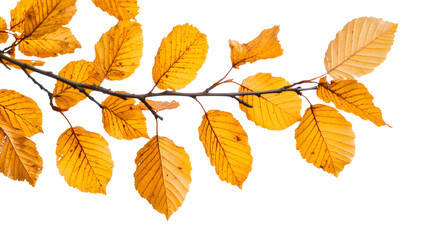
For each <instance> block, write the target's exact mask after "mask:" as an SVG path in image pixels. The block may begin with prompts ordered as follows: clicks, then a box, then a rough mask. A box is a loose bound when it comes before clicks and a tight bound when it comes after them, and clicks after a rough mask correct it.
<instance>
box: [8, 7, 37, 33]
mask: <svg viewBox="0 0 429 240" xmlns="http://www.w3.org/2000/svg"><path fill="white" fill-rule="evenodd" d="M35 1H36V0H21V1H19V2H18V3H17V4H16V7H15V8H14V9H12V10H11V11H10V17H11V20H10V30H11V31H13V32H18V33H23V32H24V23H25V14H26V12H27V11H28V9H30V7H32V6H33V4H35Z"/></svg>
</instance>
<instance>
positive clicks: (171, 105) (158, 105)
mask: <svg viewBox="0 0 429 240" xmlns="http://www.w3.org/2000/svg"><path fill="white" fill-rule="evenodd" d="M146 102H147V103H148V104H149V105H150V106H151V107H152V109H153V110H154V111H162V110H168V109H175V108H178V107H179V106H180V104H179V103H178V102H176V101H175V100H173V101H171V102H165V101H151V100H146ZM137 106H138V107H139V108H140V109H141V110H149V109H148V108H147V107H146V105H145V104H144V103H142V102H139V104H138V105H137Z"/></svg>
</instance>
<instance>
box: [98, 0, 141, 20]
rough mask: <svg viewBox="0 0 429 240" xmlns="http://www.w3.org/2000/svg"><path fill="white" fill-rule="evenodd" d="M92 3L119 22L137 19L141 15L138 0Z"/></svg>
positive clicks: (101, 0) (102, 0)
mask: <svg viewBox="0 0 429 240" xmlns="http://www.w3.org/2000/svg"><path fill="white" fill-rule="evenodd" d="M92 2H93V3H94V4H95V6H97V7H99V8H100V9H101V10H103V11H105V12H107V13H108V14H110V15H112V16H114V17H116V18H117V19H118V20H128V19H135V17H136V16H137V14H138V13H139V7H138V5H137V0H92Z"/></svg>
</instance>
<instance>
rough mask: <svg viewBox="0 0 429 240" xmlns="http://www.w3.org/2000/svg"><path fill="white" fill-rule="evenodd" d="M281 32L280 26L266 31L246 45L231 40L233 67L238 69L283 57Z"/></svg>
mask: <svg viewBox="0 0 429 240" xmlns="http://www.w3.org/2000/svg"><path fill="white" fill-rule="evenodd" d="M279 31H280V28H279V26H274V27H272V28H270V29H265V30H263V31H262V32H261V33H260V34H259V36H258V37H257V38H255V39H253V40H252V41H250V42H248V43H245V44H240V43H239V42H237V41H235V40H229V47H230V48H231V62H232V66H233V67H234V68H237V69H238V68H239V66H241V65H243V64H246V63H253V62H255V61H257V60H261V59H268V58H276V57H279V56H281V55H282V54H283V49H282V47H281V45H280V42H279V40H278V39H277V34H278V33H279Z"/></svg>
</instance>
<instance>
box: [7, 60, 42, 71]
mask: <svg viewBox="0 0 429 240" xmlns="http://www.w3.org/2000/svg"><path fill="white" fill-rule="evenodd" d="M16 60H17V61H20V62H22V63H25V64H28V65H30V66H33V67H38V66H43V65H45V62H43V61H40V60H25V59H16ZM3 62H4V64H6V66H9V67H13V68H17V69H21V67H20V66H18V65H15V64H13V63H11V62H8V61H6V60H5V59H3ZM27 72H29V73H31V72H33V71H31V70H28V69H27Z"/></svg>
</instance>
